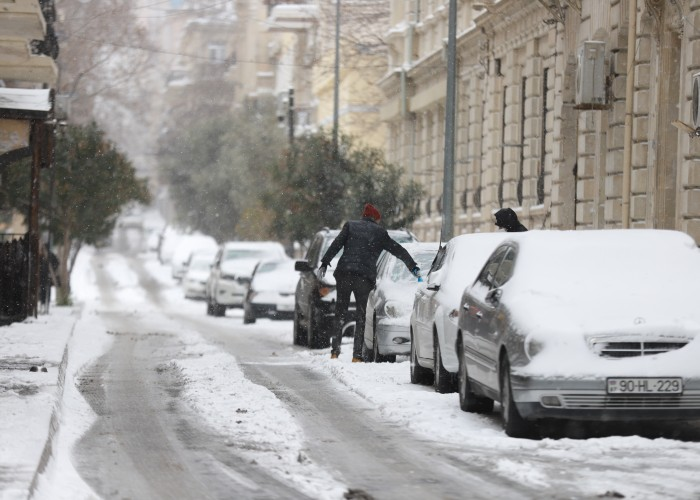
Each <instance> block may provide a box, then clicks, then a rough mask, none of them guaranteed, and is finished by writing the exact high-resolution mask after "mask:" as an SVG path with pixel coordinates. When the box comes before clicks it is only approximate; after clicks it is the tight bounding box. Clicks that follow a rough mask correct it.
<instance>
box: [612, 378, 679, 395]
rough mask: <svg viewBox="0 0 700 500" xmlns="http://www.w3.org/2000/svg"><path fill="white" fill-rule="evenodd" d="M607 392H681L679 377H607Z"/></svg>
mask: <svg viewBox="0 0 700 500" xmlns="http://www.w3.org/2000/svg"><path fill="white" fill-rule="evenodd" d="M607 386H608V394H681V393H682V392H683V379H682V378H680V377H664V378H650V377H615V378H609V379H607Z"/></svg>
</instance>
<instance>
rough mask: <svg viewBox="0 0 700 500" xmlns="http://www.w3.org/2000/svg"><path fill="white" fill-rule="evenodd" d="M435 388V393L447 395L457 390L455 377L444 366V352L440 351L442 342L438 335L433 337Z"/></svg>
mask: <svg viewBox="0 0 700 500" xmlns="http://www.w3.org/2000/svg"><path fill="white" fill-rule="evenodd" d="M433 387H435V392H439V393H440V394H447V393H450V392H455V390H456V387H455V377H454V375H453V374H452V373H450V372H448V371H447V370H445V367H444V366H443V364H442V352H441V351H440V342H439V341H438V338H437V335H435V336H434V337H433Z"/></svg>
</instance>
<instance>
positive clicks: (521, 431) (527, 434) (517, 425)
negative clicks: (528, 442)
mask: <svg viewBox="0 0 700 500" xmlns="http://www.w3.org/2000/svg"><path fill="white" fill-rule="evenodd" d="M499 378H500V384H501V408H502V412H503V428H504V429H505V431H506V434H507V435H508V436H510V437H516V438H531V437H533V433H534V432H533V431H534V425H533V424H532V423H531V422H528V421H527V420H525V419H524V418H523V417H521V416H520V413H519V412H518V408H517V407H516V406H515V401H514V400H513V388H512V387H511V372H510V362H509V361H508V357H507V356H504V357H503V360H502V361H501V369H500V377H499Z"/></svg>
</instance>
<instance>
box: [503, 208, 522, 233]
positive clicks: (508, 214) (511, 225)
mask: <svg viewBox="0 0 700 500" xmlns="http://www.w3.org/2000/svg"><path fill="white" fill-rule="evenodd" d="M496 225H497V226H498V227H501V228H503V229H505V230H506V231H509V232H520V231H527V229H526V228H525V226H523V225H522V224H521V223H520V221H519V220H518V216H517V215H516V214H515V212H514V211H513V209H512V208H502V209H500V210H499V211H498V212H496Z"/></svg>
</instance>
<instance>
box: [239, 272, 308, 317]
mask: <svg viewBox="0 0 700 500" xmlns="http://www.w3.org/2000/svg"><path fill="white" fill-rule="evenodd" d="M294 264H295V263H294V261H293V260H292V259H284V260H264V261H261V262H259V263H258V265H257V266H255V270H254V271H253V276H252V278H251V281H250V287H249V288H248V294H247V295H246V298H245V302H244V303H243V323H246V324H248V323H255V320H256V319H257V318H272V319H292V317H293V316H294V291H295V290H296V287H297V282H298V281H299V272H298V271H296V270H295V269H294Z"/></svg>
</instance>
